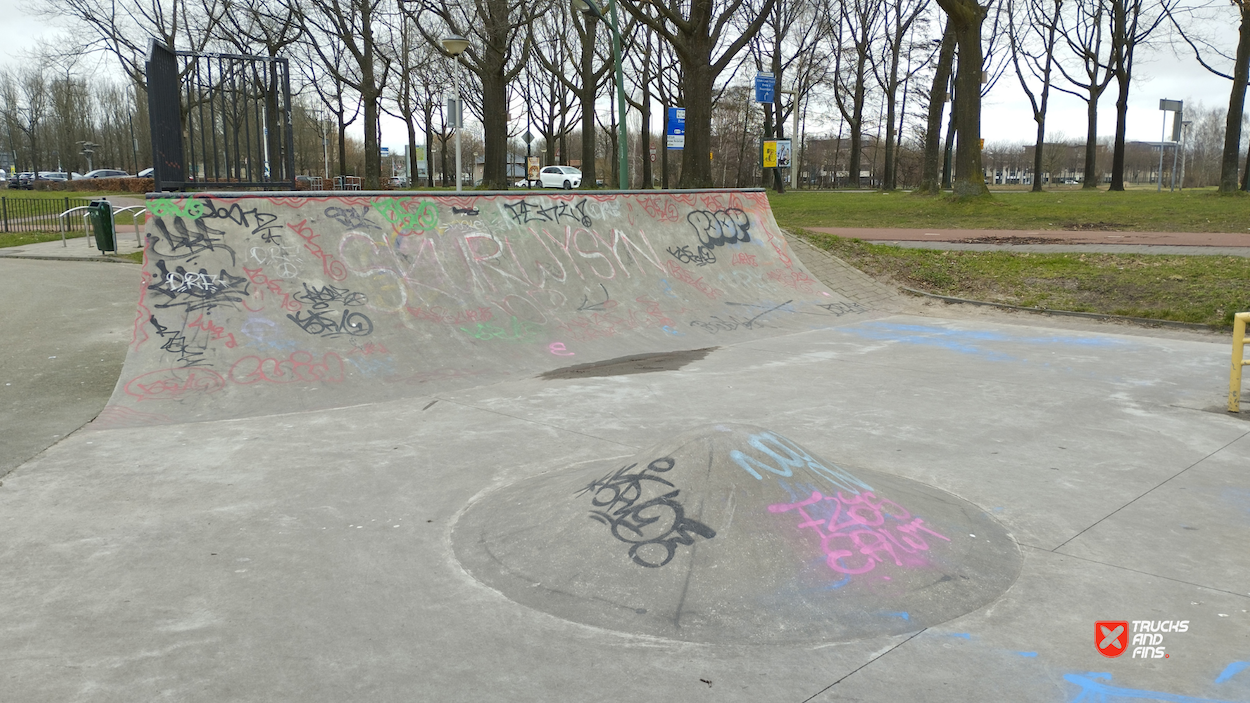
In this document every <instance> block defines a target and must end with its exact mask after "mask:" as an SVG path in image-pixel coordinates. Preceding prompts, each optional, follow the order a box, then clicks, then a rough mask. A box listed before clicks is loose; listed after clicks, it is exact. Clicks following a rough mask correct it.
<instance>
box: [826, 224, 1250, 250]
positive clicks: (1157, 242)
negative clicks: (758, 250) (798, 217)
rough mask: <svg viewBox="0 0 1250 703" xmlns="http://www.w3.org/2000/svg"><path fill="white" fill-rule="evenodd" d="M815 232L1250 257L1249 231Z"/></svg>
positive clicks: (946, 245)
mask: <svg viewBox="0 0 1250 703" xmlns="http://www.w3.org/2000/svg"><path fill="white" fill-rule="evenodd" d="M806 229H808V230H810V231H812V232H821V233H824V234H832V235H835V236H838V237H853V238H857V239H863V240H866V241H870V242H877V243H881V244H895V245H898V246H902V247H912V248H926V249H951V250H958V249H962V250H971V251H1003V250H1006V251H1028V252H1060V251H1082V252H1098V253H1115V254H1188V255H1202V254H1205V255H1216V256H1250V231H1247V232H1245V233H1239V232H1104V231H1087V232H1074V231H1066V230H1037V229H1034V230H1013V229H981V230H967V229H877V228H866V227H808V228H806Z"/></svg>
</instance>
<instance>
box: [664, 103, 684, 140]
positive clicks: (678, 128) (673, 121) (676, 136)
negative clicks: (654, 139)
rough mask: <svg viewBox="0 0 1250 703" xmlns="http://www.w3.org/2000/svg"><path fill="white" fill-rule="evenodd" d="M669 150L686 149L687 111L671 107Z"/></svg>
mask: <svg viewBox="0 0 1250 703" xmlns="http://www.w3.org/2000/svg"><path fill="white" fill-rule="evenodd" d="M666 136H667V137H668V148H669V149H684V148H685V147H686V109H685V108H684V107H670V108H669V109H668V134H667V135H666Z"/></svg>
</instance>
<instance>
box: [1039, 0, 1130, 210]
mask: <svg viewBox="0 0 1250 703" xmlns="http://www.w3.org/2000/svg"><path fill="white" fill-rule="evenodd" d="M1071 2H1072V4H1071V5H1070V7H1071V8H1072V9H1071V12H1070V13H1069V12H1061V13H1060V14H1059V35H1060V36H1062V37H1063V39H1064V42H1065V43H1066V44H1067V46H1068V51H1069V52H1070V53H1071V54H1072V55H1074V56H1075V57H1076V58H1077V59H1078V61H1079V63H1078V64H1076V65H1078V66H1079V68H1075V67H1074V68H1068V66H1067V65H1066V64H1065V62H1064V61H1057V62H1056V63H1055V68H1057V69H1059V73H1061V74H1062V75H1063V77H1064V79H1066V80H1067V82H1068V83H1070V84H1071V85H1072V86H1073V87H1074V88H1077V89H1078V90H1072V89H1069V88H1066V87H1064V86H1062V85H1055V86H1054V88H1055V90H1058V91H1060V92H1063V93H1067V94H1068V95H1072V96H1074V97H1077V98H1080V99H1081V100H1084V101H1085V115H1086V129H1085V167H1084V173H1085V177H1084V181H1083V182H1082V185H1081V187H1082V189H1085V190H1092V189H1095V188H1097V187H1098V181H1099V180H1101V175H1102V174H1101V173H1100V172H1099V170H1098V100H1099V99H1100V98H1101V97H1102V94H1103V92H1104V91H1105V90H1106V89H1107V86H1109V85H1110V84H1111V79H1112V78H1114V77H1115V72H1114V71H1113V70H1112V67H1111V53H1110V49H1111V42H1110V40H1109V39H1108V40H1107V41H1106V42H1104V41H1103V37H1104V30H1106V31H1107V33H1110V32H1109V30H1108V29H1107V22H1109V21H1110V12H1109V11H1108V10H1107V6H1106V3H1105V0H1071ZM1104 48H1106V50H1107V54H1106V56H1104V55H1103V50H1104Z"/></svg>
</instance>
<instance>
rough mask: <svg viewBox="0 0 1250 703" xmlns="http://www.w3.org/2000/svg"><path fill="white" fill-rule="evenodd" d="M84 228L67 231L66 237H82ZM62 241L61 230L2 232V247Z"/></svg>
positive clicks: (0, 240) (0, 243)
mask: <svg viewBox="0 0 1250 703" xmlns="http://www.w3.org/2000/svg"><path fill="white" fill-rule="evenodd" d="M82 237H83V233H82V230H81V229H80V230H78V231H77V232H66V233H65V238H66V239H82ZM59 241H61V233H60V232H7V233H6V232H0V249H4V248H7V247H20V246H22V245H25V244H38V243H40V242H59Z"/></svg>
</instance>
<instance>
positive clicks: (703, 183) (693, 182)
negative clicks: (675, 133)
mask: <svg viewBox="0 0 1250 703" xmlns="http://www.w3.org/2000/svg"><path fill="white" fill-rule="evenodd" d="M689 54H690V55H693V56H702V57H707V56H709V55H710V52H709V51H708V50H707V48H706V47H697V46H693V42H692V46H691V47H690V50H689ZM681 63H682V70H683V72H684V74H685V85H684V86H683V87H684V88H685V90H684V93H685V95H684V97H685V102H686V126H687V129H686V147H685V149H683V150H682V152H681V178H680V179H679V180H678V181H677V187H678V188H711V187H712V160H711V158H710V156H711V153H712V135H711V129H709V128H708V127H709V126H710V125H711V124H712V78H713V76H712V69H711V66H709V65H708V64H707V60H706V58H704V60H703V62H699V61H697V60H695V61H692V60H689V59H687V58H685V55H683V58H682V61H681ZM692 126H693V129H691V127H692Z"/></svg>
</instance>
